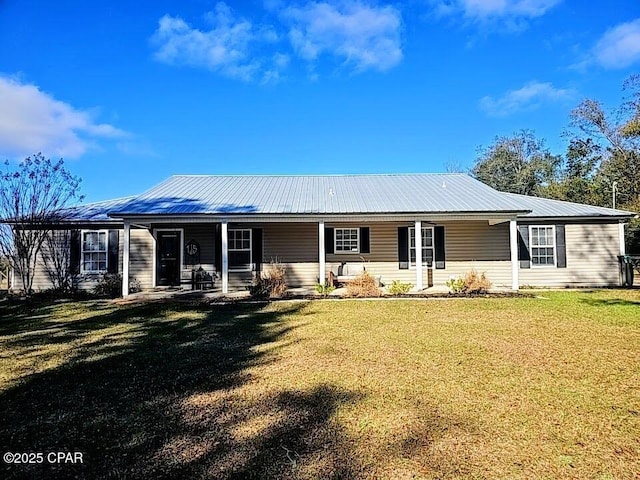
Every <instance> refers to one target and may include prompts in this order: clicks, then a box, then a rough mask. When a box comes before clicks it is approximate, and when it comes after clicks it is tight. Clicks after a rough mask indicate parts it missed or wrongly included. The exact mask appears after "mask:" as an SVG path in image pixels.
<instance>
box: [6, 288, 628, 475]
mask: <svg viewBox="0 0 640 480" xmlns="http://www.w3.org/2000/svg"><path fill="white" fill-rule="evenodd" d="M639 295H640V292H635V291H617V290H610V291H598V292H586V291H585V292H548V293H545V299H539V298H533V297H531V298H523V297H517V298H484V299H478V298H476V299H471V300H468V299H466V300H463V299H459V300H455V299H454V300H451V301H447V302H425V301H420V300H419V301H414V302H411V301H402V302H385V301H340V302H324V301H318V302H300V301H298V302H276V303H272V304H250V305H242V304H236V305H184V304H169V303H163V302H155V303H152V304H135V305H117V304H115V303H113V302H81V303H65V304H56V305H40V306H33V308H30V309H28V310H25V309H15V308H13V307H11V306H10V305H7V304H1V305H0V318H1V319H2V320H0V405H2V409H1V410H0V444H2V445H3V447H4V448H5V451H8V450H10V451H16V452H20V451H58V450H62V451H65V450H70V451H82V452H84V453H85V463H84V464H83V465H27V466H25V465H4V464H3V465H2V466H1V467H0V468H2V469H3V470H4V471H3V475H2V477H3V478H48V477H49V478H52V477H55V478H72V477H81V478H296V479H298V478H461V477H463V478H603V479H604V478H634V476H637V474H638V472H640V460H639V459H638V457H637V453H636V452H637V451H640V440H639V439H640V413H639V412H640V391H639V387H638V385H640V353H639V352H638V345H640V297H639Z"/></svg>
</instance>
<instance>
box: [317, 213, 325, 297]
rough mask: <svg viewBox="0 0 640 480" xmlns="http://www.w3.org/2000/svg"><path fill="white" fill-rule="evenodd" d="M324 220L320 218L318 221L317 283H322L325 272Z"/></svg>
mask: <svg viewBox="0 0 640 480" xmlns="http://www.w3.org/2000/svg"><path fill="white" fill-rule="evenodd" d="M324 242H325V238H324V220H320V221H319V222H318V263H319V272H318V283H319V284H321V285H324V282H325V272H326V266H325V262H326V257H325V253H324V252H325V248H324Z"/></svg>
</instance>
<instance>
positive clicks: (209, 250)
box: [34, 174, 635, 295]
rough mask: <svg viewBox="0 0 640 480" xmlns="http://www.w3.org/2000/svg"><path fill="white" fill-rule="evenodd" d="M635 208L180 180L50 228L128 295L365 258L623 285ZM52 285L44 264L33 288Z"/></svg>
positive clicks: (80, 265) (472, 190) (435, 178)
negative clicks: (278, 267) (623, 259)
mask: <svg viewBox="0 0 640 480" xmlns="http://www.w3.org/2000/svg"><path fill="white" fill-rule="evenodd" d="M634 216H635V214H634V213H632V212H627V211H622V210H614V209H610V208H602V207H595V206H591V205H582V204H576V203H569V202H563V201H557V200H549V199H543V198H537V197H530V196H524V195H516V194H510V193H504V192H499V191H497V190H495V189H493V188H491V187H489V186H487V185H485V184H483V183H481V182H479V181H478V180H475V179H473V178H472V177H470V176H468V175H465V174H403V175H396V174H393V175H391V174H390V175H335V176H331V175H318V176H315V175H314V176H275V175H274V176H249V175H242V176H239V175H238V176H235V175H233V176H222V175H176V176H172V177H170V178H168V179H167V180H165V181H164V182H162V183H160V184H159V185H157V186H155V187H153V188H151V189H150V190H148V191H146V192H144V193H142V194H140V195H137V196H134V197H128V198H122V199H116V200H111V201H106V202H98V203H92V204H87V205H81V206H78V207H74V208H72V209H71V210H70V212H69V215H68V216H67V218H66V219H65V221H64V222H63V223H62V224H60V225H58V226H56V228H57V229H60V230H66V231H69V230H71V235H70V238H71V241H70V245H69V246H68V248H69V249H70V253H71V262H72V268H74V269H76V272H77V273H78V277H77V278H78V283H79V286H80V287H82V288H90V287H91V286H92V285H94V284H95V282H96V281H97V279H98V278H100V274H103V273H106V272H112V273H120V274H122V275H123V291H124V295H127V294H128V292H129V283H130V281H132V280H133V279H135V280H137V282H139V284H140V285H141V287H142V288H143V289H153V288H156V287H162V286H175V287H182V288H193V287H194V282H193V278H194V271H196V270H200V269H202V270H201V271H204V272H209V273H210V274H211V275H212V276H213V277H215V278H216V282H215V288H216V289H220V290H221V291H222V292H225V293H226V292H230V291H233V290H238V289H245V288H246V287H247V285H248V284H249V283H250V282H251V281H252V278H254V276H255V275H259V274H260V272H262V271H265V270H266V269H268V268H270V265H271V263H272V262H279V263H281V264H283V265H284V266H285V268H286V280H287V284H288V285H289V286H313V285H314V284H316V283H318V282H324V281H325V280H326V279H327V278H328V275H329V272H330V271H334V272H336V271H337V268H338V267H339V266H341V265H344V264H353V263H358V264H364V266H365V268H366V270H367V271H369V272H370V273H372V274H373V275H375V276H377V277H379V278H380V280H381V281H382V283H383V284H390V283H391V282H392V281H393V280H400V281H402V282H408V283H412V284H413V285H414V288H415V289H418V290H420V289H424V288H427V287H429V286H433V285H444V284H445V283H446V281H447V280H448V279H449V278H450V277H452V276H458V275H463V274H464V273H465V272H467V271H469V270H471V269H475V270H476V271H478V272H486V274H487V276H488V278H489V280H490V281H491V282H493V284H494V286H497V287H506V288H511V289H513V290H517V289H518V288H520V287H522V286H545V287H584V286H600V287H603V286H616V285H619V284H620V269H619V265H618V258H617V256H618V255H621V254H624V224H625V222H628V221H629V219H630V218H632V217H634ZM49 286H50V283H49V280H48V278H47V276H46V275H45V274H44V269H39V271H38V274H37V275H36V279H35V282H34V288H35V289H44V288H47V287H49Z"/></svg>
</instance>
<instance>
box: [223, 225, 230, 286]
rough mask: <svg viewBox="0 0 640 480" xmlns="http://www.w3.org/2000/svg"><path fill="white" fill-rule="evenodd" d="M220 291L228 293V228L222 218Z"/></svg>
mask: <svg viewBox="0 0 640 480" xmlns="http://www.w3.org/2000/svg"><path fill="white" fill-rule="evenodd" d="M221 233H222V293H229V230H228V229H227V221H226V220H222V225H221Z"/></svg>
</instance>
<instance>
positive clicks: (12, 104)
mask: <svg viewBox="0 0 640 480" xmlns="http://www.w3.org/2000/svg"><path fill="white" fill-rule="evenodd" d="M0 105H2V108H0V154H1V155H6V156H10V157H19V156H25V155H30V154H33V153H37V152H42V153H43V154H44V155H47V156H61V157H67V158H77V157H80V156H81V155H83V154H84V153H85V152H86V151H87V150H88V149H89V148H91V147H92V146H93V144H94V142H95V141H97V140H98V139H115V138H123V137H126V136H127V135H128V134H127V133H126V132H124V131H122V130H120V129H118V128H116V127H114V126H113V125H109V124H106V123H96V122H95V120H94V118H93V117H94V115H92V114H91V113H89V112H87V111H81V110H77V109H75V108H73V107H72V106H71V105H69V104H67V103H64V102H61V101H59V100H56V99H55V98H53V97H52V96H51V95H49V94H47V93H45V92H43V91H41V90H40V89H39V88H38V87H37V86H35V85H29V84H26V83H21V82H20V81H18V80H16V79H13V78H10V77H6V76H0Z"/></svg>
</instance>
